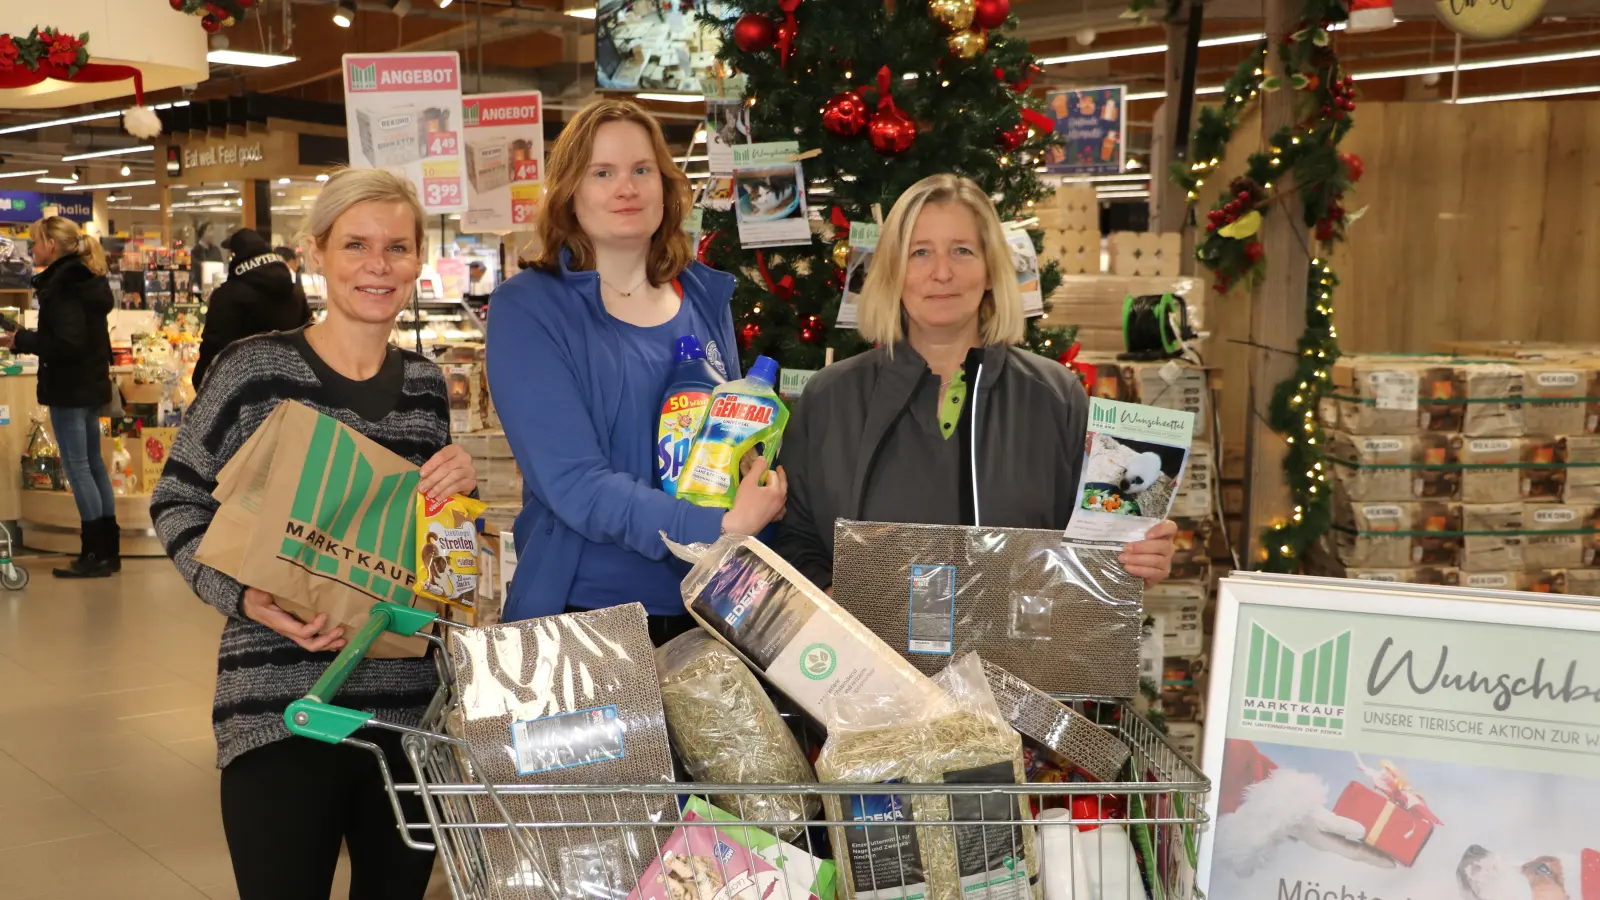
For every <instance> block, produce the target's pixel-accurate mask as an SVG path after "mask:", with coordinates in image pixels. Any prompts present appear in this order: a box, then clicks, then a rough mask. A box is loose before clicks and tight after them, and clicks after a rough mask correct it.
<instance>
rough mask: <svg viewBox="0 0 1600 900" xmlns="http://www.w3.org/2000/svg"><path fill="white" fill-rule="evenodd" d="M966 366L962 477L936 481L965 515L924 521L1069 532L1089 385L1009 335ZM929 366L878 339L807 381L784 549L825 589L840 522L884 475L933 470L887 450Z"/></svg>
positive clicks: (791, 464) (794, 437)
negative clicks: (1012, 343)
mask: <svg viewBox="0 0 1600 900" xmlns="http://www.w3.org/2000/svg"><path fill="white" fill-rule="evenodd" d="M966 372H967V385H968V391H967V410H966V413H965V414H964V415H963V416H962V425H961V428H960V431H959V432H958V433H957V434H956V435H955V436H954V437H952V438H951V440H959V441H962V442H963V443H962V447H961V455H962V464H961V479H960V480H961V483H960V484H954V485H944V484H932V483H928V484H927V485H926V489H927V490H930V491H935V490H942V491H959V492H961V504H960V506H961V510H962V519H963V520H964V521H960V522H927V523H921V524H929V525H991V526H997V527H1009V528H1052V529H1065V528H1066V527H1067V520H1068V519H1070V518H1071V517H1072V510H1073V507H1074V504H1075V501H1076V497H1077V489H1078V474H1079V471H1080V469H1081V468H1082V466H1083V453H1084V435H1085V429H1086V428H1087V427H1088V416H1089V399H1088V396H1087V395H1086V394H1085V393H1084V391H1083V386H1082V385H1081V384H1080V383H1079V382H1078V379H1077V378H1076V377H1075V376H1074V375H1073V374H1072V373H1071V372H1070V371H1069V370H1068V369H1067V367H1065V366H1062V365H1060V364H1058V363H1056V362H1055V361H1053V360H1049V359H1045V358H1043V357H1041V356H1038V355H1036V354H1033V353H1030V352H1028V351H1027V350H1023V349H1021V348H1018V347H1009V346H1005V345H1000V344H992V345H990V346H987V347H984V348H982V349H981V350H973V351H972V352H971V353H970V354H968V357H967V365H966ZM926 373H927V364H926V363H925V362H923V360H922V358H921V357H920V356H918V355H917V354H916V353H915V352H911V351H910V348H909V346H908V345H906V344H904V343H901V344H899V345H897V346H896V350H895V353H894V355H893V357H892V358H891V356H890V355H889V353H888V351H887V350H885V349H884V348H881V347H880V348H878V349H876V350H872V351H870V352H867V353H863V354H861V355H859V356H854V357H851V358H850V359H847V360H845V361H843V362H840V363H836V364H834V365H831V366H828V367H827V368H825V369H823V370H822V371H821V372H818V373H817V374H816V376H815V377H813V378H812V379H811V381H810V382H809V383H808V384H807V385H806V388H805V394H804V396H803V397H802V398H801V400H800V403H799V404H798V407H797V408H796V410H795V414H794V417H793V418H792V419H790V421H789V427H788V430H787V432H786V433H785V435H784V440H783V449H782V451H781V458H780V460H779V462H780V463H781V464H782V465H783V466H784V468H785V470H786V471H787V474H788V477H789V507H788V512H787V514H786V515H785V516H784V518H783V521H782V522H780V523H779V526H778V536H777V538H776V540H775V543H774V546H775V549H777V551H778V552H779V553H780V554H782V555H783V557H784V558H785V559H787V560H788V561H789V562H790V563H791V564H792V565H793V566H794V567H795V568H796V569H798V570H800V573H801V574H803V575H805V576H806V577H807V578H809V579H810V580H811V581H813V582H814V583H815V584H817V585H818V586H819V587H823V588H826V587H829V586H831V585H832V584H833V526H834V521H835V520H836V519H860V518H861V507H862V503H863V498H864V497H865V496H866V493H867V486H868V484H869V483H870V481H871V479H872V478H873V477H874V475H875V473H880V472H883V471H886V470H887V469H888V467H891V466H897V467H912V468H915V467H918V466H919V465H920V466H923V467H924V468H926V465H925V463H923V461H921V460H919V459H916V458H891V456H890V455H889V454H886V453H885V452H884V451H885V449H886V441H885V439H886V438H887V437H888V435H889V434H890V431H891V430H892V429H893V427H894V426H895V424H896V422H897V421H898V420H899V418H900V417H901V416H905V415H909V414H910V413H909V408H910V404H911V398H912V396H913V394H914V393H915V392H916V389H917V385H918V383H919V381H920V380H921V379H922V378H923V377H924V375H925V374H926ZM902 455H903V454H902ZM898 480H900V481H902V483H904V482H905V481H906V479H898ZM919 480H920V479H910V481H911V482H912V483H916V482H917V481H919ZM930 480H932V476H931V475H930Z"/></svg>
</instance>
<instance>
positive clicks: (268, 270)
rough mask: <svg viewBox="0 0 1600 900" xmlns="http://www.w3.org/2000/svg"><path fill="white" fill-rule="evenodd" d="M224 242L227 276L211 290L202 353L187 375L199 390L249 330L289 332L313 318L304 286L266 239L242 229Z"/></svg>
mask: <svg viewBox="0 0 1600 900" xmlns="http://www.w3.org/2000/svg"><path fill="white" fill-rule="evenodd" d="M227 247H228V249H229V250H232V251H233V259H232V260H230V261H229V263H228V280H227V281H225V282H223V283H222V286H221V287H218V288H217V289H216V290H215V291H212V292H211V302H210V304H209V305H208V306H207V307H206V326H205V330H204V331H202V332H201V334H200V358H199V359H198V360H196V361H195V364H194V377H193V378H192V379H191V380H192V381H193V382H194V386H195V388H196V389H197V390H198V389H199V388H200V386H201V385H203V384H204V383H205V377H206V370H207V369H209V368H210V367H211V361H212V360H214V359H216V358H217V354H218V353H221V352H222V349H223V348H224V347H226V346H228V345H229V344H231V343H233V342H234V341H237V340H242V339H244V338H247V337H250V336H251V335H256V334H265V333H267V332H270V331H293V330H294V329H296V328H299V327H300V326H302V325H304V324H306V323H307V322H310V321H311V307H310V305H309V304H307V303H306V294H305V291H303V290H301V289H300V285H298V284H296V283H295V277H294V273H293V272H291V271H289V266H288V264H287V263H285V262H284V260H283V257H282V256H280V255H279V254H278V253H277V252H276V251H274V250H273V249H272V245H271V244H270V243H268V242H267V240H266V239H265V238H263V237H262V236H261V235H260V234H258V233H256V232H255V231H253V230H251V229H249V228H241V229H239V230H238V231H236V232H234V234H233V237H231V238H228V243H227Z"/></svg>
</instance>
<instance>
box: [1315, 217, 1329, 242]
mask: <svg viewBox="0 0 1600 900" xmlns="http://www.w3.org/2000/svg"><path fill="white" fill-rule="evenodd" d="M1317 240H1319V241H1331V240H1333V222H1332V221H1331V220H1329V219H1323V220H1322V221H1320V222H1318V223H1317Z"/></svg>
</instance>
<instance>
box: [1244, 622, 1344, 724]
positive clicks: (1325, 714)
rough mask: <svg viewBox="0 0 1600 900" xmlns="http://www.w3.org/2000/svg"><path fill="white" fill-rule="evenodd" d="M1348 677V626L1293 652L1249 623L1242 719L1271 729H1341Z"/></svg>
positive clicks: (1263, 629) (1255, 624)
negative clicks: (1317, 642) (1248, 646)
mask: <svg viewBox="0 0 1600 900" xmlns="http://www.w3.org/2000/svg"><path fill="white" fill-rule="evenodd" d="M1349 678H1350V632H1349V631H1346V632H1344V633H1343V634H1339V635H1336V636H1334V637H1330V638H1328V639H1327V640H1326V641H1323V642H1322V643H1321V644H1318V645H1317V646H1315V647H1313V648H1311V649H1309V650H1301V651H1298V652H1296V651H1294V650H1291V649H1290V648H1289V647H1288V646H1287V645H1285V644H1284V643H1283V641H1281V640H1279V639H1278V636H1277V635H1275V634H1273V633H1272V632H1270V631H1268V630H1266V629H1265V628H1262V627H1261V625H1260V624H1258V623H1252V624H1251V626H1250V655H1249V659H1248V664H1247V666H1246V669H1245V683H1244V703H1243V704H1242V710H1241V718H1242V721H1243V722H1244V724H1246V725H1253V726H1255V727H1257V728H1266V729H1271V730H1274V731H1293V732H1299V733H1302V734H1305V733H1310V734H1326V735H1342V734H1344V729H1345V720H1346V718H1347V715H1346V713H1347V710H1346V708H1345V697H1346V685H1347V684H1348V682H1349Z"/></svg>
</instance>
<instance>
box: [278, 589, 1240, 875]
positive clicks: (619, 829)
mask: <svg viewBox="0 0 1600 900" xmlns="http://www.w3.org/2000/svg"><path fill="white" fill-rule="evenodd" d="M436 621H437V622H438V624H439V625H440V626H441V627H443V628H444V629H450V628H460V627H464V626H460V625H457V624H456V623H452V622H448V621H444V620H442V619H437V617H436V616H434V615H433V614H432V613H428V612H424V611H422V610H418V609H411V608H408V607H404V606H397V605H394V604H388V603H378V604H376V605H374V606H373V609H372V615H371V618H370V619H369V620H368V622H367V623H366V625H364V626H363V627H362V628H361V629H360V630H359V631H357V633H356V634H355V635H353V636H352V637H351V639H350V642H349V644H348V645H347V646H346V647H345V649H344V650H343V651H342V652H341V653H340V654H339V657H338V658H337V659H336V660H335V661H334V662H333V664H332V665H331V666H330V667H329V669H328V671H327V672H326V673H324V675H323V677H322V678H321V679H320V680H319V681H318V682H317V683H316V685H315V686H314V687H313V688H312V690H311V692H310V693H309V694H307V695H306V696H305V697H304V698H303V699H300V700H297V701H295V702H294V703H293V704H291V705H290V707H289V709H288V710H287V711H286V712H285V714H284V718H285V720H286V722H287V723H288V726H289V729H290V731H292V732H294V733H295V734H298V735H301V736H304V737H310V738H314V739H317V740H321V741H325V742H328V743H341V742H342V743H346V744H351V745H353V746H358V747H362V748H364V749H367V750H369V751H370V752H372V753H373V754H374V755H375V756H376V757H377V759H378V765H379V767H380V770H381V771H382V774H383V777H384V781H385V783H386V785H387V787H388V790H389V795H390V802H391V805H392V807H393V810H394V813H395V817H396V821H397V823H398V826H399V829H400V834H401V837H402V838H403V839H404V840H405V842H406V844H407V845H408V846H411V847H413V848H415V849H419V850H431V849H437V851H438V853H439V854H440V856H441V858H442V859H441V862H442V864H443V869H444V871H445V873H446V876H447V878H448V880H449V885H450V889H451V891H452V893H453V895H454V896H455V897H456V898H457V900H501V898H507V900H509V898H538V900H627V898H630V896H631V897H633V898H634V900H647V898H652V897H653V898H660V900H813V898H814V900H834V898H837V900H1044V898H1045V897H1046V894H1047V893H1048V895H1049V897H1050V898H1051V900H1142V898H1146V897H1148V898H1152V900H1190V898H1192V897H1197V896H1198V892H1197V891H1196V889H1195V887H1194V877H1193V873H1194V866H1195V858H1196V854H1197V851H1198V842H1199V840H1200V837H1201V834H1202V833H1203V831H1204V830H1205V826H1206V822H1207V820H1206V814H1205V813H1204V811H1203V808H1204V799H1205V794H1206V792H1207V791H1208V790H1209V788H1210V784H1209V782H1208V780H1207V779H1206V777H1205V776H1204V775H1203V774H1201V772H1200V771H1199V770H1198V769H1197V768H1196V767H1195V765H1194V763H1192V762H1190V761H1189V760H1188V759H1187V758H1185V757H1184V756H1183V755H1182V754H1181V753H1180V752H1178V750H1177V749H1176V748H1175V747H1174V746H1173V745H1172V744H1171V743H1170V742H1169V741H1168V740H1167V739H1166V738H1165V737H1164V736H1163V735H1162V734H1161V733H1160V732H1159V731H1158V730H1157V729H1156V728H1155V727H1154V726H1153V725H1151V723H1150V722H1149V720H1147V719H1146V718H1144V717H1143V716H1141V715H1140V714H1139V713H1137V712H1136V711H1135V710H1134V709H1133V708H1132V707H1131V706H1129V705H1127V704H1126V703H1122V702H1119V701H1103V700H1095V699H1092V698H1062V699H1063V701H1064V702H1067V703H1069V705H1071V706H1073V707H1074V708H1075V709H1076V710H1077V711H1078V712H1080V713H1083V714H1085V715H1088V716H1090V717H1091V718H1094V719H1095V720H1096V721H1099V722H1102V723H1104V724H1103V725H1102V727H1105V728H1106V729H1107V730H1108V731H1109V732H1110V733H1112V734H1114V735H1115V736H1117V737H1118V738H1119V739H1120V740H1122V741H1123V742H1124V743H1126V744H1127V746H1128V747H1129V749H1130V751H1131V757H1130V760H1129V763H1128V765H1127V766H1126V767H1125V769H1124V777H1125V779H1126V780H1124V781H1119V782H1115V783H1051V784H1032V783H1030V784H996V785H988V784H904V783H896V784H872V785H855V784H852V785H817V784H805V785H798V784H796V785H759V786H757V785H710V784H698V783H696V784H693V785H692V786H691V785H690V784H685V783H676V784H673V783H662V784H639V785H621V784H597V785H565V784H564V785H547V784H500V785H496V784H489V783H487V782H486V781H485V780H483V778H482V777H481V776H478V775H475V774H474V773H476V772H481V771H482V770H483V767H482V766H481V765H480V764H479V763H478V762H477V761H476V759H475V758H474V755H473V751H472V749H471V748H470V746H469V745H468V743H467V742H466V741H464V740H461V739H458V738H456V737H452V736H451V735H450V734H448V733H447V729H446V722H447V720H448V717H449V714H450V712H451V709H452V704H453V703H454V702H455V696H454V687H455V682H454V678H453V677H452V673H451V672H450V671H449V669H450V666H449V664H448V662H447V659H448V654H447V653H444V652H436V653H435V654H434V655H435V659H436V660H437V661H438V665H439V669H440V682H441V687H440V689H439V691H438V693H437V694H436V695H435V697H434V700H433V702H432V704H431V705H430V706H429V708H428V710H427V712H426V714H425V716H424V718H423V721H422V723H421V726H420V727H418V728H410V727H406V726H401V725H395V724H391V723H386V722H380V721H377V720H376V719H375V718H374V717H373V716H372V714H370V713H365V712H359V711H356V710H350V709H345V708H342V707H339V706H335V705H332V704H331V703H330V702H329V701H331V700H332V699H333V696H334V694H335V693H336V692H337V691H338V689H339V686H340V685H341V684H342V683H343V682H344V680H345V678H346V677H347V676H348V675H349V674H350V672H351V670H352V669H353V668H354V667H355V666H356V665H357V664H359V663H360V661H361V659H362V658H363V656H364V655H365V653H366V652H367V649H368V648H369V647H370V646H371V644H372V642H373V641H374V640H376V639H377V637H378V636H379V635H380V634H381V633H383V632H384V631H385V630H388V631H392V632H395V633H397V634H400V635H403V636H410V635H415V634H418V633H420V632H422V630H423V629H425V628H426V627H427V626H428V625H429V624H431V623H434V622H436ZM423 636H424V637H425V638H427V639H428V640H429V641H431V642H433V643H435V644H437V645H438V647H439V650H440V651H443V649H444V639H443V638H442V637H440V636H438V635H434V634H425V635H423ZM363 727H374V728H385V729H389V730H391V731H395V732H399V733H400V734H401V735H402V737H401V743H402V746H403V747H404V748H405V752H406V756H407V758H408V759H409V761H410V763H411V768H412V770H413V774H414V776H415V781H414V782H405V781H401V780H398V779H397V777H396V776H397V773H394V772H392V771H391V770H390V769H389V767H388V765H387V762H386V760H385V757H384V754H383V752H382V750H380V749H379V748H378V747H377V746H376V745H374V744H372V743H370V742H367V741H363V740H361V739H360V738H359V737H356V736H355V735H356V733H357V732H358V731H359V730H360V729H361V728H363ZM689 793H692V794H694V795H696V797H708V796H711V795H721V796H724V797H732V798H734V799H735V800H738V804H737V805H738V806H740V807H742V806H743V798H744V797H754V796H755V795H768V796H770V795H773V794H805V795H816V796H820V797H822V798H824V800H825V801H832V802H825V803H824V807H823V808H824V810H825V812H824V815H823V816H822V818H820V819H818V820H815V821H811V822H808V823H803V824H802V823H795V822H775V821H764V820H761V819H759V818H753V817H752V818H745V817H744V816H742V815H741V811H742V810H741V809H738V808H736V809H729V810H725V811H719V810H717V809H716V808H714V807H713V808H711V812H712V814H713V815H716V813H718V812H725V813H726V814H728V817H727V819H722V818H721V817H720V816H717V818H716V821H710V820H707V818H706V817H705V816H700V817H699V818H698V819H695V820H693V821H684V820H682V819H681V818H680V815H679V805H680V802H681V801H684V800H687V799H688V798H687V796H686V795H687V794H689ZM407 795H411V796H416V797H419V798H420V801H421V807H422V809H423V812H424V819H423V820H421V821H409V820H408V819H407V816H406V814H405V812H404V810H403V808H402V802H401V797H403V796H407ZM884 798H888V799H887V800H885V799H884ZM724 802H726V801H724ZM852 804H854V809H855V810H857V811H860V810H862V809H867V808H871V809H874V810H884V809H888V810H891V811H892V812H891V813H890V814H888V815H877V816H870V817H869V816H856V815H851V814H850V811H851V810H852ZM1062 808H1065V809H1066V810H1069V811H1070V823H1069V822H1068V819H1067V818H1066V817H1067V815H1068V813H1063V812H1060V811H1058V810H1060V809H1062ZM699 809H701V810H705V809H706V807H705V806H704V805H701V806H700V807H699ZM1043 810H1052V811H1051V812H1049V813H1047V814H1046V816H1047V817H1048V818H1036V816H1037V814H1038V813H1040V812H1041V811H1043ZM684 818H688V817H684ZM863 821H871V822H872V823H873V824H870V825H863V824H862V822H863ZM887 822H894V823H902V822H903V823H904V824H883V823H887ZM680 828H682V829H715V831H714V832H713V834H714V837H715V840H714V841H713V842H712V844H713V845H714V846H715V848H716V849H715V851H714V852H713V853H712V855H711V856H709V857H694V856H687V855H684V854H683V852H682V850H681V848H682V847H683V846H684V843H683V841H684V840H685V838H684V836H682V835H679V836H678V837H679V842H678V843H677V844H676V845H673V844H672V839H673V837H674V833H675V832H676V831H677V830H678V829H680ZM758 829H759V831H758ZM774 832H776V833H779V834H782V835H783V836H784V838H785V839H786V840H787V841H788V842H787V843H780V842H777V841H775V840H774V838H773V833H774ZM847 834H854V835H855V838H854V839H849V840H848V846H849V847H850V848H851V849H850V850H849V851H847V852H848V853H849V857H850V859H851V860H853V862H854V865H853V867H846V866H838V867H837V870H836V872H837V882H836V883H835V881H834V880H832V878H831V877H830V876H829V873H830V872H833V871H835V869H834V864H833V863H830V862H826V860H828V859H832V858H834V854H833V851H832V847H839V846H842V845H845V844H846V842H847V838H846V835H847ZM1122 835H1126V836H1127V837H1126V839H1123V838H1122ZM731 843H737V844H739V845H740V846H742V847H748V848H750V854H749V855H748V856H746V857H744V859H745V860H746V861H747V862H748V863H749V864H748V866H742V865H741V864H739V863H730V860H731V859H734V858H735V857H736V855H737V854H736V851H734V850H733V849H732V848H731V846H730V844H731ZM997 844H998V845H1000V846H999V847H998V852H995V851H996V850H997V847H996V845H997ZM758 845H759V847H760V849H757V848H758ZM673 846H677V847H679V848H680V849H679V850H678V851H676V852H675V851H674V850H672V847H673ZM702 846H704V843H703V842H702ZM905 846H911V847H912V848H913V849H912V853H911V854H909V855H908V854H905V853H903V852H901V851H900V850H896V849H894V848H896V847H905ZM918 846H920V847H922V848H923V856H922V857H921V858H922V859H923V860H924V861H927V862H928V863H929V866H930V868H931V867H932V865H933V863H932V859H933V857H932V856H931V855H930V853H929V851H930V850H931V848H933V847H935V846H943V847H946V848H948V850H947V855H948V858H947V859H946V860H944V861H943V862H944V863H948V866H949V872H948V874H949V876H950V877H948V878H941V877H938V875H937V874H936V873H934V872H931V871H930V872H929V873H927V874H926V875H923V874H921V873H918V872H916V871H914V869H915V866H916V864H917V863H916V860H917V858H918V857H917V856H916V849H915V848H916V847H918ZM1130 846H1131V847H1132V848H1133V852H1131V853H1130V852H1129V850H1128V848H1129V847H1130ZM885 847H887V848H890V850H889V852H888V853H887V855H886V854H885V852H884V848H885ZM750 856H756V857H760V859H761V860H762V862H761V863H760V864H758V863H755V862H750V861H749V857H750ZM974 858H976V859H979V860H984V859H991V860H992V859H1003V860H1004V861H1005V864H1006V865H1009V866H1012V867H1013V868H1015V867H1016V866H1017V865H1018V864H1024V863H1025V865H1024V866H1022V868H1021V869H1019V870H1018V872H1019V874H1018V875H1016V876H1014V877H1010V878H1007V877H994V876H993V871H994V870H989V872H988V874H980V875H979V876H978V877H976V878H973V877H967V874H968V872H969V871H970V870H971V866H970V865H969V863H970V861H971V860H972V859H974ZM886 860H892V861H889V862H886ZM908 860H910V863H909V865H910V867H911V869H912V870H908ZM1063 860H1065V862H1063ZM1041 863H1042V865H1041ZM942 864H943V863H941V865H942ZM757 868H761V869H762V870H763V871H762V872H761V873H760V874H759V875H757V874H755V870H756V869H757ZM978 868H979V869H980V870H981V869H982V868H983V867H982V866H981V865H980V866H979V867H978ZM958 869H959V872H958V871H957V870H958ZM1041 869H1042V871H1041ZM886 870H894V871H886ZM847 871H849V872H851V876H850V879H849V880H850V882H851V883H849V884H847V883H846V880H847V879H846V874H845V873H846V872H847ZM942 871H943V870H942V869H941V872H942ZM1022 871H1025V872H1026V873H1027V874H1026V877H1023V876H1021V875H1020V872H1022ZM641 872H643V873H644V877H643V878H641V877H640V873H641ZM886 886H887V887H886Z"/></svg>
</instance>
